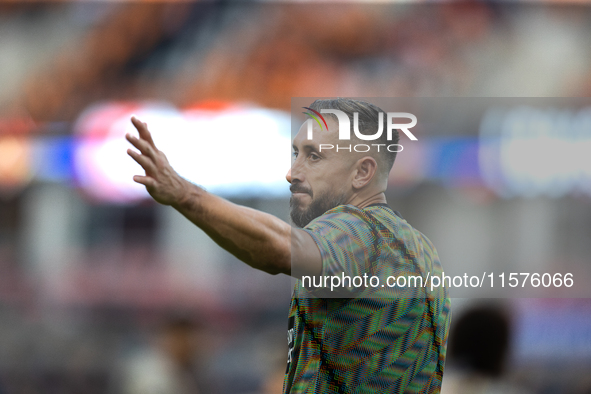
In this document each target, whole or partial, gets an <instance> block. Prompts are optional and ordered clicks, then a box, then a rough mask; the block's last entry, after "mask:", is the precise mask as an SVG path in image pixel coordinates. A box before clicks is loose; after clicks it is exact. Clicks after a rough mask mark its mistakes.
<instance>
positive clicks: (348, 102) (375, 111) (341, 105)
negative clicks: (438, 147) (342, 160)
mask: <svg viewBox="0 0 591 394" xmlns="http://www.w3.org/2000/svg"><path fill="white" fill-rule="evenodd" d="M310 108H312V109H313V110H316V111H318V112H320V110H321V109H338V110H340V111H343V112H344V113H346V114H347V116H348V117H349V119H350V121H351V134H352V135H353V113H354V112H357V113H358V114H359V115H358V116H359V117H358V123H359V132H361V133H362V134H372V133H375V132H376V131H377V130H378V127H379V123H378V122H379V113H380V112H383V113H384V115H383V118H382V122H383V125H382V127H383V128H382V130H383V132H382V135H381V136H380V138H378V139H377V140H376V143H379V144H385V145H386V146H387V145H391V144H398V141H399V139H400V136H399V133H398V130H392V139H391V140H388V133H387V130H386V123H387V119H386V113H385V111H383V110H382V109H381V108H379V107H378V106H376V105H373V104H371V103H368V102H365V101H361V100H354V99H347V98H340V97H339V98H336V99H324V100H316V101H314V102H313V103H312V104H311V105H310ZM326 115H328V116H332V117H333V118H334V119H337V118H336V116H335V115H333V114H326ZM379 159H380V162H381V164H382V165H383V166H384V168H385V170H387V171H386V174H387V173H389V172H390V170H391V169H392V166H393V165H394V160H395V159H396V152H390V151H388V150H387V149H386V147H385V146H384V147H383V148H381V149H380V153H379Z"/></svg>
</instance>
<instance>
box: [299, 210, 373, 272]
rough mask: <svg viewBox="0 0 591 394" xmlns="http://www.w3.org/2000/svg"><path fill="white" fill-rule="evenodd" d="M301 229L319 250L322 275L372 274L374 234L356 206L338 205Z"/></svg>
mask: <svg viewBox="0 0 591 394" xmlns="http://www.w3.org/2000/svg"><path fill="white" fill-rule="evenodd" d="M304 230H305V231H306V232H307V233H308V234H310V236H311V237H312V238H313V239H314V241H315V242H316V244H317V245H318V249H320V255H321V257H322V271H321V272H322V273H321V275H322V276H327V275H328V276H339V277H342V275H346V276H351V277H353V276H363V275H364V274H367V275H371V274H372V271H373V269H374V267H373V265H374V262H375V260H376V248H377V245H375V243H376V242H377V237H376V235H375V234H374V231H372V228H371V227H370V225H369V224H368V223H367V221H366V220H364V217H363V213H362V212H361V211H360V210H359V209H357V208H355V207H352V206H348V205H347V206H339V207H337V208H334V209H332V210H330V211H328V212H327V213H325V214H324V215H322V216H320V217H319V218H317V219H315V220H314V221H312V222H311V223H310V224H309V225H308V226H306V227H305V228H304Z"/></svg>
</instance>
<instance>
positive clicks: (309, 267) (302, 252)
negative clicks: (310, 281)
mask: <svg viewBox="0 0 591 394" xmlns="http://www.w3.org/2000/svg"><path fill="white" fill-rule="evenodd" d="M290 268H291V269H290V272H288V274H290V275H291V276H293V277H294V278H298V279H300V278H301V277H302V276H305V275H308V276H317V275H320V274H321V272H322V256H321V254H320V249H318V245H317V244H316V242H315V241H314V239H313V238H312V236H311V235H310V234H308V233H307V232H306V231H304V230H301V229H296V228H293V229H292V230H291V267H290Z"/></svg>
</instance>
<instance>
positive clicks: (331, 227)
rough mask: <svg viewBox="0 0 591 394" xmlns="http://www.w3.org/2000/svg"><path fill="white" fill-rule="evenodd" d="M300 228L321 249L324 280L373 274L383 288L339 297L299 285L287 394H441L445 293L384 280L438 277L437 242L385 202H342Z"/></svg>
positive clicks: (354, 289)
mask: <svg viewBox="0 0 591 394" xmlns="http://www.w3.org/2000/svg"><path fill="white" fill-rule="evenodd" d="M304 230H305V231H307V232H308V233H309V234H310V235H311V236H312V238H313V239H314V241H315V242H316V244H317V245H318V247H319V249H320V253H321V256H322V277H331V276H338V277H342V276H343V275H347V276H350V277H354V276H362V275H363V274H367V275H370V276H375V277H377V278H379V284H378V285H377V286H374V285H376V283H378V282H377V280H376V281H374V282H373V285H372V286H367V285H366V286H361V287H359V286H353V285H350V284H347V286H344V287H342V288H340V289H339V292H334V291H333V290H334V289H333V290H331V289H330V287H328V288H326V287H323V288H321V289H319V288H313V287H312V286H310V282H308V283H307V286H308V287H307V288H306V287H304V286H303V284H302V281H301V280H298V282H297V284H296V286H295V289H294V294H293V297H292V301H291V307H290V313H289V328H288V345H289V353H288V365H287V371H286V375H285V379H284V393H291V394H296V393H297V394H300V393H302V394H303V393H306V394H309V393H318V394H325V393H326V394H328V393H439V391H440V387H441V380H442V377H443V367H444V362H445V352H446V344H447V336H448V330H449V321H450V316H451V314H450V300H449V297H448V291H447V289H446V288H444V287H435V288H433V289H431V288H430V286H426V282H425V286H421V285H420V284H419V285H416V283H415V284H414V285H413V286H406V287H396V286H393V287H390V286H387V285H385V284H386V280H387V278H388V277H393V278H394V277H398V276H401V275H402V276H406V277H410V276H415V277H417V276H419V275H420V276H421V277H422V278H423V279H424V280H428V277H429V276H433V275H438V276H441V273H442V268H441V263H440V261H439V257H438V255H437V251H436V250H435V247H434V246H433V244H432V243H431V242H430V241H429V240H428V239H427V238H426V237H425V236H424V235H423V234H421V233H420V232H419V231H417V230H415V229H414V228H413V227H411V226H410V225H409V224H408V222H406V220H404V219H403V218H402V217H400V216H399V214H398V213H397V212H395V211H393V210H392V209H391V208H390V207H389V206H387V205H386V204H375V205H372V206H369V207H366V208H364V209H359V208H357V207H354V206H352V205H341V206H338V207H336V208H333V209H331V210H329V211H327V212H326V213H325V214H324V215H322V216H320V217H318V218H316V219H315V220H313V221H312V222H311V223H310V224H308V226H306V227H305V228H304ZM391 283H393V282H391ZM329 293H332V294H329ZM335 295H336V296H339V297H340V298H333V297H334V296H335Z"/></svg>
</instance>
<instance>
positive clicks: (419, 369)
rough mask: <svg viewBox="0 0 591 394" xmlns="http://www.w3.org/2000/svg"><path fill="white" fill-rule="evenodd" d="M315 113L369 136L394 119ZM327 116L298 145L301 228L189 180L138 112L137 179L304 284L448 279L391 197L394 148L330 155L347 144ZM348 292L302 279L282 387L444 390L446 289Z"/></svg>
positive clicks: (223, 238) (263, 264)
mask: <svg viewBox="0 0 591 394" xmlns="http://www.w3.org/2000/svg"><path fill="white" fill-rule="evenodd" d="M307 109H309V110H310V111H312V112H314V113H316V114H317V115H320V113H319V112H320V111H321V110H322V109H336V110H339V111H342V112H343V113H344V114H346V115H347V116H348V117H349V119H353V118H354V116H353V114H355V115H356V116H358V118H356V119H358V122H357V124H358V125H359V126H358V127H359V129H361V132H362V133H364V134H366V135H368V134H370V133H371V134H375V129H376V128H377V129H379V130H382V131H383V130H384V129H385V125H384V124H385V119H384V118H387V117H385V116H382V117H380V116H379V115H380V113H382V115H383V112H384V111H383V110H381V109H380V108H378V107H376V106H374V105H372V104H369V103H366V102H362V101H357V100H349V99H336V100H317V101H315V102H314V103H312V105H311V107H310V108H307ZM311 117H312V116H311ZM320 117H321V118H322V115H320ZM327 119H328V122H329V123H327V122H326V120H324V118H323V120H324V123H325V126H326V130H324V131H323V129H322V125H321V124H320V122H318V125H316V124H313V128H314V133H313V135H314V137H313V138H311V139H308V138H307V137H306V136H307V135H308V134H307V127H306V126H307V123H304V125H302V127H301V128H300V131H299V132H298V134H297V135H296V136H295V138H294V140H293V150H294V161H293V162H292V167H291V169H289V171H288V173H287V176H286V179H287V181H288V182H289V183H290V184H291V187H290V190H291V192H292V199H291V204H290V205H291V218H292V221H293V222H294V224H295V225H296V226H297V227H299V228H292V226H290V225H289V224H287V223H285V222H284V221H282V220H280V219H278V218H277V217H275V216H273V215H270V214H267V213H264V212H261V211H257V210H254V209H251V208H247V207H243V206H239V205H236V204H233V203H231V202H229V201H226V200H224V199H222V198H220V197H217V196H215V195H212V194H211V193H208V192H206V191H205V190H204V189H202V188H200V187H198V186H196V185H193V184H192V183H190V182H188V181H186V180H185V179H183V178H182V177H180V176H179V175H178V174H177V173H176V172H175V171H174V170H173V168H172V167H171V166H170V164H169V163H168V160H167V158H166V156H165V154H164V153H163V152H161V151H159V150H158V148H157V147H156V145H155V143H154V141H153V139H152V136H151V134H150V132H149V131H148V128H147V124H145V123H142V122H141V121H139V120H138V119H136V118H135V117H132V123H133V124H134V126H135V127H136V129H137V130H138V132H139V138H136V137H134V136H132V135H129V134H128V135H127V137H126V138H127V140H128V141H129V142H130V143H131V144H132V145H133V146H134V147H135V148H137V149H138V150H139V151H140V153H138V152H136V151H134V150H132V149H128V151H127V153H128V154H129V155H130V156H131V157H132V158H133V159H134V160H136V161H137V162H138V163H139V164H140V165H141V166H142V167H143V169H144V170H145V175H144V176H138V175H136V176H134V178H133V179H134V181H136V182H138V183H140V184H143V185H145V186H146V188H147V190H148V192H149V193H150V195H151V196H152V197H153V198H154V199H155V200H156V201H157V202H159V203H161V204H165V205H171V206H172V207H174V208H175V209H176V210H178V211H179V212H180V213H181V214H183V215H184V216H185V217H186V218H187V219H189V220H190V221H191V222H193V223H194V224H195V225H197V226H198V227H199V228H201V229H202V230H203V231H205V233H206V234H208V235H209V236H210V237H211V238H212V239H213V240H214V241H215V242H216V243H218V245H220V246H221V247H223V248H224V249H226V250H227V251H229V252H230V253H232V254H234V255H235V256H236V257H238V258H239V259H240V260H242V261H243V262H245V263H246V264H248V265H250V266H251V267H253V268H257V269H260V270H263V271H265V272H267V273H270V274H279V273H283V274H286V275H291V276H294V277H295V278H297V279H301V278H302V277H303V276H310V275H313V276H319V275H322V277H327V276H328V277H330V276H331V275H332V276H341V274H342V275H345V273H346V275H350V276H356V277H357V276H359V277H361V276H364V275H367V273H368V271H369V272H370V273H371V274H373V275H376V276H377V275H380V276H382V275H383V278H385V277H386V276H395V277H398V276H399V275H400V276H406V275H415V274H417V273H420V274H422V277H423V278H425V277H426V275H427V272H429V274H430V275H438V276H440V275H441V273H442V268H441V264H440V262H439V257H438V255H437V252H436V250H435V247H434V246H433V244H432V243H431V242H430V241H429V240H428V239H427V238H426V237H425V236H424V235H423V234H421V233H420V232H418V231H417V230H415V229H414V228H412V227H411V226H410V225H409V224H408V222H406V221H405V220H404V219H403V218H402V217H401V216H400V214H399V213H398V212H396V211H394V210H392V208H391V207H390V206H389V205H388V204H387V202H386V198H385V194H384V192H385V190H386V188H387V181H388V174H389V172H390V170H391V168H392V165H393V163H394V159H395V155H396V154H395V153H393V152H392V151H390V150H387V149H386V148H384V149H382V150H381V151H380V150H379V149H374V150H373V151H372V152H371V153H365V152H361V153H359V152H349V153H343V152H341V154H338V153H336V152H338V150H337V151H336V152H335V151H334V150H333V151H328V152H327V151H326V150H325V151H322V150H321V149H320V144H336V143H338V139H337V137H338V135H339V133H337V132H336V131H335V130H338V129H339V127H338V123H337V118H336V116H335V117H334V118H333V117H331V116H327ZM380 122H382V123H381V124H380ZM381 135H382V137H380V139H379V141H377V142H383V143H384V145H386V144H397V142H398V131H397V130H392V132H388V133H381ZM360 140H361V139H360ZM179 142H181V143H182V141H179ZM360 142H363V141H360ZM245 154H264V152H245ZM269 165H273V163H269ZM382 287H383V286H382ZM341 290H342V291H343V292H344V293H345V294H346V295H347V298H330V297H325V296H323V295H320V296H319V297H314V294H312V293H311V292H309V291H308V289H306V288H305V287H304V286H303V285H302V282H301V281H298V282H297V284H296V286H295V289H294V295H293V297H292V302H291V307H290V313H289V320H288V322H289V325H288V346H289V350H288V365H287V369H286V371H285V378H284V384H283V391H284V392H285V393H322V394H325V393H352V392H364V393H384V392H388V393H402V392H405V393H438V392H439V391H440V386H441V379H442V376H443V368H444V363H445V351H446V345H447V332H448V327H449V319H450V314H449V297H448V295H447V288H445V287H444V286H441V287H437V289H436V290H435V291H434V292H433V293H430V294H427V291H426V290H425V289H424V288H423V287H422V285H419V286H414V287H410V286H409V287H408V288H405V289H404V290H401V291H404V292H408V293H407V295H406V296H400V294H399V293H398V292H396V293H395V294H396V295H395V296H393V295H390V296H389V297H385V296H383V293H380V290H379V288H375V287H369V286H367V285H366V288H364V289H363V288H362V290H360V291H357V289H353V288H352V287H351V285H350V284H349V287H347V288H345V287H344V286H343V288H341ZM318 294H320V293H317V294H316V296H318ZM390 294H393V293H390ZM328 311H330V313H329V312H328ZM328 333H331V334H332V335H329V334H328Z"/></svg>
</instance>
